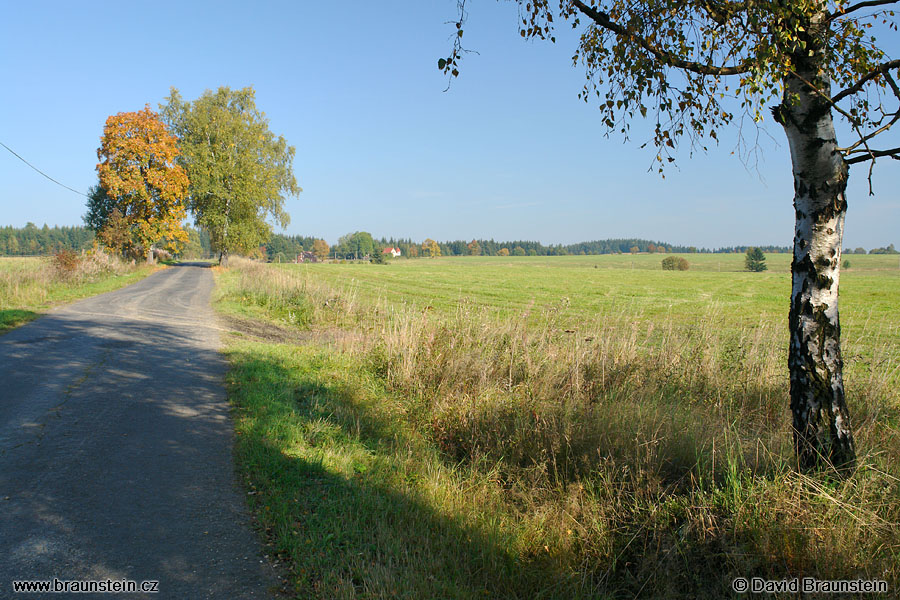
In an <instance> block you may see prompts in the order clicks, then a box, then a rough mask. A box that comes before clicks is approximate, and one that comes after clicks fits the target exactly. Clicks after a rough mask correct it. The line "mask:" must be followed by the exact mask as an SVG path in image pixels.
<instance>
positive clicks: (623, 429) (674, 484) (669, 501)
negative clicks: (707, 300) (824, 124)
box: [231, 260, 900, 597]
mask: <svg viewBox="0 0 900 600" xmlns="http://www.w3.org/2000/svg"><path fill="white" fill-rule="evenodd" d="M232 266H233V267H234V269H235V271H236V273H237V274H236V280H235V283H234V287H233V289H232V291H231V293H232V294H233V295H234V297H235V298H236V299H238V300H242V301H244V302H245V303H252V304H255V305H257V306H262V307H264V308H266V309H267V310H269V311H271V314H273V315H279V316H280V318H285V319H286V320H288V321H291V322H293V323H297V324H301V325H306V326H310V327H314V328H323V329H333V328H340V329H342V330H344V331H345V332H347V334H346V335H337V336H334V340H335V341H334V342H333V346H334V350H335V351H338V352H341V353H344V354H347V355H350V356H354V357H357V358H358V359H359V361H360V364H363V365H365V366H366V367H367V368H368V369H370V370H371V371H372V372H373V373H375V374H376V375H377V376H378V377H379V378H380V379H381V380H382V381H383V382H384V384H385V386H386V387H387V388H388V389H389V390H390V391H391V392H393V395H394V397H395V398H398V399H400V400H399V406H398V408H397V411H396V415H397V417H398V418H403V419H405V420H407V421H408V422H409V423H411V424H412V426H413V427H415V428H416V430H417V431H420V432H421V433H422V434H423V435H424V436H425V437H426V438H427V439H429V440H431V441H432V442H433V444H435V445H436V446H437V447H438V448H439V449H440V455H441V456H442V457H443V458H442V460H444V461H445V463H446V464H447V465H449V466H451V467H454V466H456V467H459V466H463V467H465V469H468V470H469V471H468V472H469V473H472V475H471V477H472V479H471V481H470V482H469V483H470V485H469V486H468V487H467V488H466V489H467V493H468V494H469V500H468V502H469V504H466V502H467V501H466V500H465V499H460V498H451V497H450V495H451V493H450V492H446V493H444V495H443V496H442V495H441V493H438V492H435V496H434V497H435V498H436V500H435V501H436V502H443V503H445V505H446V506H445V507H444V509H445V510H449V511H451V512H454V511H455V512H457V513H459V514H461V515H465V514H466V512H467V511H469V512H476V511H484V510H495V511H497V512H498V514H501V513H502V514H504V515H506V517H505V518H508V519H511V520H512V521H513V522H515V527H517V528H518V529H517V531H518V532H519V533H518V534H517V536H518V537H517V539H519V540H520V542H519V543H520V544H521V548H520V549H519V550H520V556H522V557H524V558H525V559H527V560H533V561H535V562H536V563H540V564H544V565H545V566H546V565H549V568H552V569H554V570H556V571H560V570H561V571H565V572H570V573H572V576H573V577H577V578H581V581H582V586H583V587H582V589H583V590H587V591H588V592H589V593H590V591H591V590H594V591H596V592H597V593H600V592H601V591H602V593H610V594H611V595H613V596H618V595H620V593H621V594H624V595H625V596H627V597H632V596H634V595H635V594H637V595H640V594H641V593H642V592H643V591H645V590H654V593H653V594H652V595H653V596H654V597H656V596H659V597H663V596H665V595H667V594H673V595H679V594H684V593H686V590H692V592H691V593H696V590H697V589H698V588H697V582H707V583H704V584H703V586H705V587H707V588H708V585H709V584H708V582H709V581H720V580H721V582H722V586H724V587H722V588H721V589H726V588H727V585H726V583H727V581H726V580H728V581H730V579H728V578H729V577H735V576H738V575H743V576H762V577H769V578H776V579H781V578H784V577H788V576H804V575H808V576H815V577H818V578H820V579H846V578H856V577H863V578H874V579H885V580H888V581H889V582H890V583H891V589H892V590H896V589H898V588H897V585H900V525H898V524H900V426H898V418H897V409H898V407H900V394H898V390H897V380H898V378H897V373H898V364H897V360H896V355H895V354H894V353H893V351H892V349H890V348H885V347H879V346H878V345H877V344H872V345H870V346H869V347H867V348H866V349H865V351H866V352H867V353H870V354H872V353H874V355H875V360H874V361H873V364H879V365H880V368H879V369H877V370H871V371H869V372H865V373H862V372H860V373H857V372H855V371H854V370H853V369H852V368H850V369H848V373H847V394H848V398H849V399H850V402H851V410H852V414H853V416H854V418H855V432H856V436H857V442H858V446H859V449H860V451H861V458H860V466H859V469H858V471H857V472H856V474H855V475H854V476H853V477H851V478H850V479H847V480H838V479H832V478H830V477H828V476H827V475H825V474H823V475H816V476H808V475H803V474H798V473H797V472H795V470H794V469H793V457H792V453H791V447H790V431H789V412H788V409H787V407H788V403H789V397H788V382H787V374H786V367H785V364H786V359H785V350H784V346H785V344H784V337H785V336H784V332H782V331H778V330H776V328H775V327H774V326H773V325H772V324H770V323H768V322H765V321H761V322H759V323H757V324H756V325H755V326H752V327H742V328H737V329H718V328H717V324H718V323H720V322H721V321H722V320H721V319H720V318H719V317H720V315H719V314H718V309H717V308H716V307H715V306H711V307H710V308H709V310H708V312H707V314H705V315H703V316H702V317H701V318H698V319H697V320H696V321H695V322H693V323H673V322H671V321H662V322H660V321H654V320H652V319H647V318H645V317H643V316H642V315H641V314H633V313H628V312H624V311H622V312H616V313H612V314H597V315H594V316H592V317H591V318H590V319H586V320H581V321H580V322H577V323H573V322H572V320H571V319H570V318H569V315H567V313H566V301H565V299H561V301H560V303H559V305H557V306H553V307H543V308H540V307H531V308H529V309H528V310H526V311H525V312H524V313H523V314H521V315H518V316H517V317H516V318H504V319H501V318H498V317H497V316H495V315H493V314H491V313H490V312H489V311H488V312H486V311H485V310H484V309H483V307H480V306H478V305H476V304H474V303H472V302H466V301H463V302H460V304H459V305H458V307H457V308H456V310H455V311H454V312H452V314H440V313H438V312H437V311H431V310H427V309H426V310H419V309H412V308H410V307H406V306H392V305H388V304H387V303H384V302H382V303H378V304H375V305H371V304H366V303H362V302H360V301H359V300H358V298H357V296H356V294H354V292H353V290H352V289H351V290H335V289H332V288H330V287H328V286H327V285H324V284H322V283H321V282H319V281H316V280H315V279H313V278H310V277H305V276H303V275H301V274H299V273H291V272H288V271H285V270H277V269H271V268H269V267H267V266H265V265H262V264H258V263H253V262H249V261H239V260H234V262H233V263H232ZM858 339H860V340H864V339H866V336H865V335H860V336H858ZM846 351H847V352H848V354H853V353H855V352H856V351H857V349H856V348H854V347H853V342H848V344H847V347H846ZM463 472H465V470H464V471H463ZM463 487H465V486H463ZM440 498H443V499H440ZM476 501H477V503H478V506H474V505H472V503H473V502H476ZM486 507H487V508H486ZM463 518H464V516H463ZM498 518H499V517H498ZM540 548H545V549H547V550H546V553H542V552H540V551H539V550H535V549H540ZM721 589H719V588H716V589H712V588H709V589H708V592H709V595H710V596H711V597H715V596H716V595H717V594H718V593H719V592H720V591H721Z"/></svg>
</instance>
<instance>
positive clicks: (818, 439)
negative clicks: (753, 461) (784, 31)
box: [776, 58, 856, 470]
mask: <svg viewBox="0 0 900 600" xmlns="http://www.w3.org/2000/svg"><path fill="white" fill-rule="evenodd" d="M798 62H799V61H798ZM810 63H811V64H810ZM799 64H800V65H802V66H805V67H806V68H805V69H798V73H797V75H798V76H797V77H791V78H790V79H789V80H788V81H787V85H786V88H785V100H784V102H783V103H782V105H781V106H780V107H779V108H778V109H777V110H776V118H778V120H779V122H781V124H782V125H783V127H784V130H785V132H786V134H787V138H788V143H789V146H790V152H791V162H792V167H793V174H794V209H795V212H796V229H795V235H794V255H793V261H792V263H791V274H792V288H791V309H790V316H789V330H790V350H789V355H788V368H789V371H790V381H791V412H792V415H793V434H794V446H795V450H796V453H797V458H798V460H799V466H800V467H801V468H802V469H811V468H815V467H818V466H822V465H833V466H834V467H836V468H838V469H839V470H852V468H853V466H854V463H855V458H856V457H855V448H854V442H853V435H852V431H851V427H850V417H849V413H848V411H847V404H846V400H845V397H844V380H843V360H842V358H841V339H840V336H841V325H840V318H839V315H838V284H839V278H840V263H841V247H842V241H843V232H844V215H845V214H846V210H847V200H846V189H847V176H848V167H847V164H846V163H845V162H844V159H843V156H842V155H841V154H840V153H839V152H838V151H837V148H838V146H837V140H836V136H835V131H834V124H833V121H832V116H831V106H830V103H829V102H828V100H827V98H828V97H829V96H830V94H829V89H830V85H829V83H828V81H827V79H825V76H824V75H823V74H822V70H821V69H817V68H816V67H817V65H816V60H815V59H814V58H813V59H811V60H808V61H806V64H805V65H804V64H803V62H799ZM810 83H812V84H814V85H815V87H816V88H818V89H819V90H820V92H822V93H819V92H816V91H815V90H814V89H812V87H811V86H810V85H809V84H810Z"/></svg>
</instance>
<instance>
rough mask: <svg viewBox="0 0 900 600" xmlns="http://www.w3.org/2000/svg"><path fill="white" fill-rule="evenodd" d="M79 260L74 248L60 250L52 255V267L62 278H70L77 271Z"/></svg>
mask: <svg viewBox="0 0 900 600" xmlns="http://www.w3.org/2000/svg"><path fill="white" fill-rule="evenodd" d="M80 263H81V260H80V259H79V258H78V253H76V252H75V251H74V250H68V249H65V250H60V251H59V252H57V253H56V254H54V255H53V268H54V270H55V271H56V273H57V274H58V275H60V276H62V277H64V278H70V277H72V276H74V275H75V273H76V271H78V266H79V264H80Z"/></svg>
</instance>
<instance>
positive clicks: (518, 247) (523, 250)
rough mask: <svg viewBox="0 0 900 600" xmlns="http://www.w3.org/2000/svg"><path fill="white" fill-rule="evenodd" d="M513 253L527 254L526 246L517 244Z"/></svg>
mask: <svg viewBox="0 0 900 600" xmlns="http://www.w3.org/2000/svg"><path fill="white" fill-rule="evenodd" d="M512 253H513V256H525V248H523V247H522V246H516V247H515V248H513V251H512Z"/></svg>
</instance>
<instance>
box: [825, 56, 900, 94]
mask: <svg viewBox="0 0 900 600" xmlns="http://www.w3.org/2000/svg"><path fill="white" fill-rule="evenodd" d="M891 69H900V60H890V61H888V62H886V63H882V64H880V65H878V66H877V67H875V68H874V69H872V70H871V71H869V72H868V73H866V74H865V75H863V76H862V78H861V79H860V80H859V81H857V82H856V83H854V84H853V85H851V86H850V87H848V88H847V89H845V90H842V91H840V92H838V93H837V94H836V95H835V96H833V97H832V98H831V102H832V103H833V104H837V103H838V102H840V101H841V100H843V99H844V98H846V97H847V96H852V95H853V94H855V93H857V92H858V91H860V90H861V89H862V88H863V86H864V85H866V83H868V82H869V81H871V80H872V79H875V78H876V77H878V76H879V75H884V74H885V73H887V72H888V71H890V70H891Z"/></svg>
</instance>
